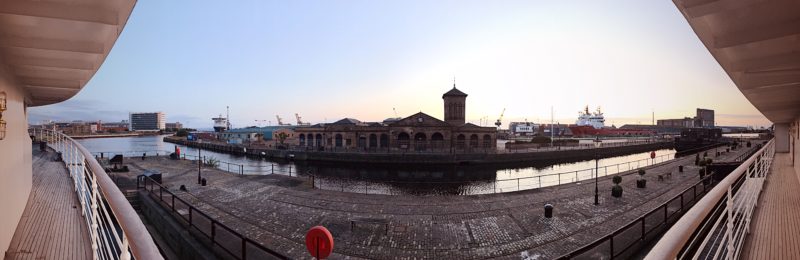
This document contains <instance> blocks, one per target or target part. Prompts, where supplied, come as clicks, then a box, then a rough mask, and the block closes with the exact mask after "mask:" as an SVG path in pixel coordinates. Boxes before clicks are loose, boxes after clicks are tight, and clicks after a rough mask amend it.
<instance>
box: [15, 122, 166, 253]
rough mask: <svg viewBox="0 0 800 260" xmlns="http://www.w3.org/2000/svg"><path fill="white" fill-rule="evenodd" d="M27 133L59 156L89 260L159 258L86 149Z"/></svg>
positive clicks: (46, 133)
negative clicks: (86, 240) (88, 242)
mask: <svg viewBox="0 0 800 260" xmlns="http://www.w3.org/2000/svg"><path fill="white" fill-rule="evenodd" d="M28 131H29V134H30V135H31V137H33V139H34V140H35V141H44V142H46V143H47V145H48V146H49V147H50V148H52V149H53V150H55V151H56V152H58V153H60V155H61V158H62V160H63V161H64V164H65V166H66V167H67V170H68V171H69V176H70V177H71V178H72V183H73V186H74V189H75V193H76V195H77V196H78V200H79V201H80V211H81V215H82V216H83V217H84V220H85V221H86V226H87V227H88V232H89V239H90V240H91V244H92V254H93V259H122V260H127V259H132V258H134V259H148V260H149V259H163V257H162V256H161V254H160V253H159V251H158V248H157V247H156V245H155V243H154V242H153V239H152V237H151V236H150V233H149V232H148V231H147V229H146V228H145V226H144V224H143V223H142V221H141V219H139V216H138V215H137V214H136V211H134V209H133V207H131V204H130V203H129V202H128V200H127V199H126V198H125V196H124V195H123V194H122V192H121V191H120V190H119V188H117V186H116V185H115V184H114V182H113V181H112V180H111V178H109V177H108V175H106V172H105V171H104V170H103V168H102V167H101V166H100V164H99V163H98V162H97V160H95V158H94V156H92V154H91V153H90V152H89V151H88V150H86V148H84V147H83V146H81V145H80V144H79V143H77V142H76V141H75V140H73V139H72V138H70V137H69V136H66V135H64V134H62V133H59V132H54V131H50V130H46V129H35V128H33V129H29V130H28Z"/></svg>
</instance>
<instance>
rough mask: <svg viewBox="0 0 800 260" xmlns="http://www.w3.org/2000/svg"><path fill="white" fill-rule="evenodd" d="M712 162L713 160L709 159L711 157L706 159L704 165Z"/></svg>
mask: <svg viewBox="0 0 800 260" xmlns="http://www.w3.org/2000/svg"><path fill="white" fill-rule="evenodd" d="M713 162H714V160H711V158H708V159H706V165H709V164H711V163H713Z"/></svg>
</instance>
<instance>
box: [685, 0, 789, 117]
mask: <svg viewBox="0 0 800 260" xmlns="http://www.w3.org/2000/svg"><path fill="white" fill-rule="evenodd" d="M673 2H674V3H675V6H677V7H678V9H679V10H680V11H681V13H683V16H684V17H686V20H688V21H689V24H690V25H691V27H692V29H694V31H695V33H696V34H697V36H698V37H699V38H700V41H702V42H703V44H704V45H705V46H706V48H707V49H708V50H709V51H710V52H711V55H713V56H714V58H715V59H716V60H717V62H719V64H720V65H722V68H723V69H725V71H726V72H727V73H728V76H730V78H731V79H732V80H733V82H734V83H735V84H736V86H737V87H738V88H739V90H740V91H741V92H742V93H743V94H744V96H745V97H746V98H747V99H748V100H750V102H751V103H752V104H753V105H754V106H755V107H756V108H757V109H758V110H759V111H761V113H763V114H764V116H766V117H767V118H768V119H769V120H770V121H772V122H773V123H788V122H791V121H793V120H794V119H796V118H798V117H800V1H797V0H673Z"/></svg>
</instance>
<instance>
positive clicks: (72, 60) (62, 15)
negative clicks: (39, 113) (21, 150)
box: [0, 0, 136, 106]
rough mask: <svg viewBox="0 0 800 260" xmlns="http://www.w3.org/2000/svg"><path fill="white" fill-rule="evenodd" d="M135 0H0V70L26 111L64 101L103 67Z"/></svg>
mask: <svg viewBox="0 0 800 260" xmlns="http://www.w3.org/2000/svg"><path fill="white" fill-rule="evenodd" d="M135 4H136V1H135V0H46V1H32V0H3V1H0V66H5V67H6V69H7V70H8V71H9V72H10V73H11V75H12V76H13V77H15V79H14V80H15V81H16V82H17V83H18V85H20V86H22V87H23V88H24V89H25V90H26V91H27V92H28V97H27V99H26V102H27V104H28V105H29V106H41V105H48V104H53V103H58V102H61V101H64V100H67V99H69V98H71V97H72V96H74V95H75V94H77V93H78V91H80V90H81V88H83V87H84V86H85V85H86V83H87V82H88V81H89V80H90V79H91V78H92V76H93V75H94V74H95V72H97V70H98V69H99V68H100V65H101V64H103V61H104V60H105V59H106V56H108V53H109V52H110V51H111V48H112V47H113V46H114V43H115V42H116V40H117V38H118V37H119V35H120V33H121V32H122V29H123V27H124V26H125V23H126V22H127V21H128V17H129V16H130V14H131V11H132V10H133V6H134V5H135Z"/></svg>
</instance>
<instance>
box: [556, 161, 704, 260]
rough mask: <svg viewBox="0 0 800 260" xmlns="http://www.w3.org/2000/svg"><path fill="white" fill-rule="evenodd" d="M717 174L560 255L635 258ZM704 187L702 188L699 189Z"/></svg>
mask: <svg viewBox="0 0 800 260" xmlns="http://www.w3.org/2000/svg"><path fill="white" fill-rule="evenodd" d="M712 185H713V176H710V175H709V176H706V177H705V178H702V179H701V180H700V181H698V182H697V183H695V184H694V185H692V187H691V188H687V189H686V190H684V191H683V192H681V194H679V195H678V196H675V197H673V198H672V199H670V200H669V201H667V202H665V203H663V204H661V205H660V206H658V207H657V208H655V209H653V210H651V211H650V212H648V213H647V214H644V215H642V216H641V217H639V218H637V219H636V220H633V221H631V222H630V223H628V224H627V225H625V226H624V227H622V228H620V229H617V230H615V231H614V232H612V233H611V234H608V235H606V236H604V237H601V238H600V239H597V240H595V241H594V242H592V243H590V244H588V245H585V246H583V247H581V248H579V249H578V250H575V251H573V252H570V253H569V254H566V255H563V256H561V257H559V259H584V258H595V259H615V258H617V259H631V258H635V257H633V256H634V254H635V253H636V252H637V249H638V248H640V247H642V246H644V245H646V244H647V243H648V242H649V241H650V240H652V239H654V238H656V237H658V234H660V233H661V232H664V231H665V230H666V228H668V227H669V226H670V225H672V224H674V223H675V221H677V220H678V218H679V217H680V216H681V215H683V214H684V213H685V212H686V210H688V209H689V208H691V207H692V205H693V204H694V203H696V202H697V201H698V199H699V198H700V197H702V196H703V195H705V194H706V192H708V190H709V188H710V187H713V186H712ZM698 187H700V188H698Z"/></svg>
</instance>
